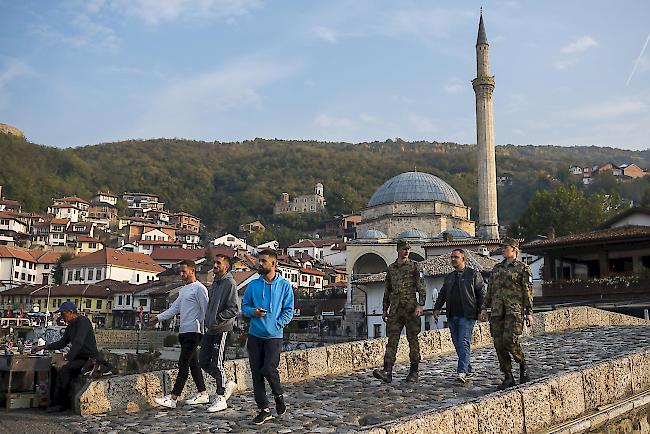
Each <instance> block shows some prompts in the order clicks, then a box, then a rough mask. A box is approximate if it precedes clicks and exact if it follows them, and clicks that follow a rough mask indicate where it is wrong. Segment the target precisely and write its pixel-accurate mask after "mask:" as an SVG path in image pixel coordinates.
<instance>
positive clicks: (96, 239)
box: [77, 235, 103, 244]
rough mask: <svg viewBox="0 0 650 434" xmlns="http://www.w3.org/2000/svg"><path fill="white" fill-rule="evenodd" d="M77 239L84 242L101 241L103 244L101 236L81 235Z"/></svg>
mask: <svg viewBox="0 0 650 434" xmlns="http://www.w3.org/2000/svg"><path fill="white" fill-rule="evenodd" d="M77 241H81V242H84V243H101V244H103V243H102V240H100V239H99V238H94V237H88V236H86V235H81V236H79V237H77Z"/></svg>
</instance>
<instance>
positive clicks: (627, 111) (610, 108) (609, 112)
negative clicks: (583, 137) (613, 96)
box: [571, 100, 648, 120]
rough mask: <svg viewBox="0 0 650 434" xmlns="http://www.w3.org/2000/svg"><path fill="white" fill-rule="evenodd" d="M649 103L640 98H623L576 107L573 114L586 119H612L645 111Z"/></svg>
mask: <svg viewBox="0 0 650 434" xmlns="http://www.w3.org/2000/svg"><path fill="white" fill-rule="evenodd" d="M647 108H648V105H647V104H646V103H645V102H643V101H639V100H623V101H616V102H605V103H598V104H592V105H589V106H585V107H581V108H578V109H575V110H573V111H572V112H571V114H572V115H573V116H574V117H576V118H579V119H584V120H603V119H605V120H606V119H611V118H615V117H619V116H623V115H632V114H637V113H642V112H645V111H646V109H647Z"/></svg>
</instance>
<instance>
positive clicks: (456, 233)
mask: <svg viewBox="0 0 650 434" xmlns="http://www.w3.org/2000/svg"><path fill="white" fill-rule="evenodd" d="M445 234H449V235H451V236H452V237H454V238H455V239H458V238H474V237H472V236H471V235H470V234H469V233H467V232H465V231H464V230H462V229H457V228H451V229H447V230H446V231H443V232H440V233H439V234H438V235H437V236H436V238H444V236H445Z"/></svg>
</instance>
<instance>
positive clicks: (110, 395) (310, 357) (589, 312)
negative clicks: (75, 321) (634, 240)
mask: <svg viewBox="0 0 650 434" xmlns="http://www.w3.org/2000/svg"><path fill="white" fill-rule="evenodd" d="M617 324H620V325H648V322H646V321H644V320H642V319H639V318H634V317H629V316H625V315H621V314H617V313H611V312H606V311H601V310H598V309H593V308H588V307H576V308H569V309H562V310H557V311H551V312H544V313H537V314H535V324H534V326H533V327H532V329H530V330H527V331H526V334H528V335H536V334H544V333H553V332H560V331H563V330H567V329H576V328H583V327H588V326H603V325H617ZM419 339H420V351H421V353H422V357H423V358H429V357H433V356H435V355H439V354H445V353H451V352H453V351H454V346H453V344H452V342H451V335H450V333H449V329H439V330H431V331H426V332H422V333H420V336H419ZM386 342H387V339H386V338H380V339H371V340H365V341H355V342H348V343H343V344H337V345H330V346H326V347H319V348H312V349H308V350H298V351H289V352H285V353H282V355H281V358H280V366H279V371H280V377H281V380H282V381H283V382H285V383H289V382H296V381H301V380H307V379H314V378H319V377H326V376H329V375H336V374H342V373H346V372H351V371H354V370H357V369H364V368H370V367H376V366H380V365H381V364H382V363H383V355H384V349H385V347H386ZM491 344H492V338H491V336H490V330H489V325H488V323H479V324H478V325H477V327H475V329H474V335H473V336H472V346H473V347H475V348H476V347H483V346H489V345H491ZM631 357H632V356H630V358H625V359H624V361H622V362H620V363H619V364H617V365H615V366H614V367H612V366H610V365H608V364H606V365H607V366H609V367H608V368H603V367H601V368H599V369H600V370H599V369H598V367H597V366H596V367H595V368H594V369H595V370H594V371H589V372H588V373H587V374H585V378H586V379H585V380H583V377H582V374H581V376H580V379H579V380H577V379H574V381H575V382H576V383H575V384H572V383H571V382H570V381H569V380H566V381H560V382H559V383H557V384H556V385H555V388H552V387H551V383H549V384H547V385H545V386H539V384H538V383H537V382H536V383H531V385H530V386H526V388H524V389H525V390H528V389H527V388H529V387H540V391H541V392H540V393H541V395H538V394H530V395H529V394H527V393H526V394H525V396H527V397H529V396H530V398H526V400H524V398H523V396H524V394H522V393H521V392H520V390H522V389H517V390H514V391H508V392H505V394H499V395H498V396H493V395H488V398H483V399H487V401H485V403H484V404H478V405H477V404H468V405H470V407H467V406H463V407H462V408H464V409H465V410H464V412H461V413H460V416H458V417H459V418H463V417H465V418H467V419H468V420H470V421H471V420H476V419H480V417H479V416H480V415H481V414H482V413H483V412H485V411H487V410H486V409H493V411H495V412H496V414H499V413H498V412H499V411H500V412H501V414H507V413H503V412H511V413H515V414H517V412H523V411H524V408H530V406H532V405H536V401H534V402H532V403H531V402H528V400H530V399H540V400H542V401H543V402H548V400H547V401H544V399H546V398H543V397H544V396H546V395H548V396H551V393H553V394H554V395H553V396H556V395H558V394H559V395H558V396H560V397H561V399H564V400H565V401H566V402H567V403H570V404H571V403H573V400H572V398H571V397H572V396H573V395H571V394H575V393H578V391H579V390H583V392H582V393H583V395H582V396H585V397H586V396H589V399H590V401H589V405H590V406H591V405H592V404H593V403H598V405H602V403H603V402H605V401H607V399H609V398H612V397H615V396H616V397H618V396H623V395H621V393H620V392H617V391H618V390H620V389H616V390H610V389H606V390H605V391H603V390H602V389H600V388H599V387H598V385H597V384H596V383H594V380H599V379H600V377H603V376H604V377H603V378H605V379H606V380H607V381H609V380H611V381H614V379H615V378H616V379H618V378H619V376H624V375H625V373H626V372H627V375H628V377H629V378H628V380H629V387H628V383H625V384H624V388H623V391H624V392H623V393H627V392H628V391H629V390H640V388H643V387H645V388H650V352H649V353H641V354H640V355H637V356H635V357H637V359H633V358H631ZM397 360H398V362H406V361H407V360H408V343H407V341H406V336H402V339H401V340H400V343H399V347H398V353H397ZM632 361H634V363H632ZM608 363H609V362H608ZM225 365H226V370H227V371H228V375H229V377H230V378H233V379H234V380H235V381H236V382H237V384H238V386H239V390H240V391H242V390H249V389H252V384H251V374H250V369H249V366H248V361H247V360H245V359H238V360H233V361H228V362H226V364H225ZM633 366H635V368H633ZM639 366H641V367H644V368H645V371H639V370H638V369H637V368H636V367H639ZM643 372H645V374H643ZM176 373H177V371H176V370H169V371H156V372H151V373H146V374H134V375H127V376H122V377H119V376H115V377H109V378H106V379H101V380H96V381H93V382H91V383H90V384H89V385H88V387H86V388H85V389H84V390H82V391H81V392H80V393H79V394H78V396H77V398H78V399H77V400H76V404H77V406H78V407H77V411H78V412H79V413H80V414H84V415H87V414H100V413H107V412H122V411H126V410H128V411H138V410H140V409H143V408H148V407H150V406H152V404H153V399H154V398H155V397H158V396H160V395H161V394H163V393H169V391H170V390H171V388H172V386H173V381H174V379H175V378H176ZM644 375H645V376H644ZM633 378H634V380H633ZM554 380H555V381H557V379H554ZM628 380H625V381H628ZM548 381H551V380H548ZM616 381H619V380H616ZM620 381H623V379H620ZM598 384H600V383H598ZM606 384H608V383H606ZM612 384H619V383H612ZM620 384H622V383H620ZM206 386H207V388H208V391H209V392H210V393H211V394H214V393H215V389H216V388H215V385H214V383H213V382H212V378H211V377H209V376H206ZM574 386H575V387H574ZM578 386H580V387H578ZM592 389H593V390H592ZM587 390H588V391H589V392H588V393H587ZM185 393H186V394H193V393H196V390H195V389H194V385H193V383H192V382H188V383H187V387H186V388H185ZM513 393H514V395H508V394H513ZM545 394H546V395H545ZM603 394H605V395H603ZM601 395H602V396H601ZM504 396H505V398H504ZM539 396H542V397H541V398H540V397H539ZM558 399H559V398H558ZM584 399H585V402H586V398H584ZM524 401H525V402H524ZM578 401H579V400H578ZM511 402H512V403H511ZM563 402H564V401H563ZM610 402H611V401H610ZM549 406H550V403H549ZM585 406H586V404H585ZM511 407H512V408H511ZM569 407H571V406H569ZM560 408H566V407H560ZM585 408H591V407H585ZM578 410H581V412H584V411H585V410H584V409H580V408H578ZM449 411H451V410H447V411H443V412H435V413H431V414H427V413H423V414H421V415H418V416H416V417H413V418H412V419H408V420H401V419H400V420H398V421H395V422H394V423H395V425H394V426H393V425H390V429H395V430H396V431H394V432H413V431H408V428H404V429H405V430H401V429H402V428H399V427H400V426H404V427H409V426H410V427H416V426H418V425H419V424H420V423H431V422H426V421H427V420H430V419H431V420H433V419H435V420H439V419H440V418H443V419H444V418H446V419H444V420H446V422H445V423H447V424H450V423H452V422H451V419H449V418H450V417H452V416H453V417H454V418H455V417H456V413H449ZM455 411H456V412H458V411H460V410H455ZM490 411H492V410H490ZM528 411H529V412H530V411H531V410H528ZM549 411H550V410H549ZM558 411H559V410H558ZM563 411H564V410H563ZM576 411H577V410H571V411H570V413H569V415H570V416H572V417H573V416H574V413H575V414H579V413H576ZM450 415H451V416H450ZM535 417H537V418H538V419H539V420H540V422H534V421H535V420H537V419H535ZM535 417H533V416H532V413H531V415H529V417H528V419H526V420H527V422H526V423H528V426H529V427H530V426H533V425H531V424H534V423H537V424H538V425H539V427H540V428H541V427H543V426H544V424H545V423H546V422H548V420H547V419H548V418H547V416H546V415H545V414H539V415H537V416H535ZM522 418H523V413H522ZM440 420H442V419H440ZM490 420H492V418H491V419H490ZM551 420H552V421H555V420H557V417H555V419H551ZM423 421H425V422H423ZM467 423H469V422H467ZM484 423H485V422H483V424H484ZM517 423H519V422H517ZM521 423H523V419H522V422H521ZM427 426H428V425H427ZM441 426H442V425H441ZM534 426H537V425H534ZM495 427H497V428H498V425H495ZM518 427H519V425H517V426H513V429H515V428H518ZM487 428H490V429H492V428H491V426H490V427H486V426H483V425H481V430H480V431H476V430H474V431H466V432H504V431H489V430H488V431H486V430H485V429H487ZM377 429H380V430H381V429H383V430H384V431H378V432H385V431H386V430H387V429H388V428H385V427H378V428H377ZM494 429H496V428H494ZM390 432H393V431H390ZM440 432H455V431H453V430H451V431H444V430H443V431H440ZM458 432H462V431H458ZM508 432H517V431H516V429H515V431H508Z"/></svg>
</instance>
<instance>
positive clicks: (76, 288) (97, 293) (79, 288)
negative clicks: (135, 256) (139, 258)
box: [32, 279, 138, 308]
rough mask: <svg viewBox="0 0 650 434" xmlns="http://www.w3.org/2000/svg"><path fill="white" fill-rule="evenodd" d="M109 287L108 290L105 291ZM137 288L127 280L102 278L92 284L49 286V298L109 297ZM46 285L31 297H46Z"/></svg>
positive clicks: (131, 291) (133, 290)
mask: <svg viewBox="0 0 650 434" xmlns="http://www.w3.org/2000/svg"><path fill="white" fill-rule="evenodd" d="M106 288H109V291H106ZM137 289H138V285H133V284H130V283H128V282H119V281H117V280H112V279H104V280H101V281H99V282H97V283H93V284H90V285H89V284H75V285H59V286H53V287H51V288H50V298H52V297H82V296H83V297H95V298H104V297H110V296H111V295H113V294H115V293H120V292H130V293H133V292H135V291H136V290H137ZM47 293H48V288H47V286H44V287H42V288H41V289H39V290H38V291H37V292H35V293H34V294H32V297H47ZM77 308H82V306H77Z"/></svg>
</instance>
